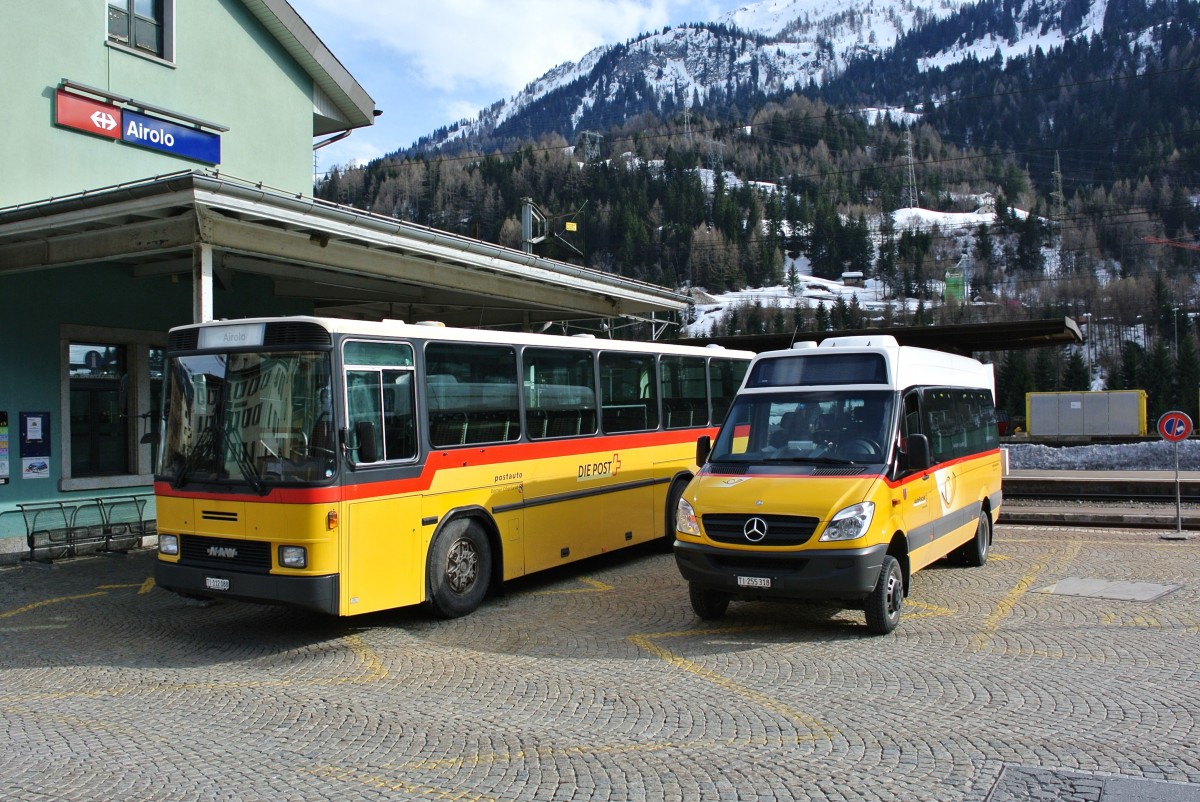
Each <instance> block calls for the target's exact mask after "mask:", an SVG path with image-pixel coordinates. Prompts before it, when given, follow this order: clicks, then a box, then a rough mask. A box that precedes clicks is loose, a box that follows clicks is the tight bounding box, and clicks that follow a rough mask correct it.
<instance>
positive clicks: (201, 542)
mask: <svg viewBox="0 0 1200 802" xmlns="http://www.w3.org/2000/svg"><path fill="white" fill-rule="evenodd" d="M179 540H180V543H179V563H180V564H181V565H193V566H196V567H198V568H224V569H226V570H230V571H250V572H252V573H258V574H265V573H268V572H269V571H270V570H271V544H270V543H267V542H264V541H261V540H233V539H230V538H225V537H200V536H198V535H185V536H183V537H181V538H180V539H179Z"/></svg>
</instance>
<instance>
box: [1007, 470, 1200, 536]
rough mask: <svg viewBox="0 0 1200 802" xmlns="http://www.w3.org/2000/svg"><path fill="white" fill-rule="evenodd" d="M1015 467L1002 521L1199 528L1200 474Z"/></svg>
mask: <svg viewBox="0 0 1200 802" xmlns="http://www.w3.org/2000/svg"><path fill="white" fill-rule="evenodd" d="M1176 486H1177V485H1176V478H1175V474H1174V472H1172V471H1012V472H1010V474H1009V475H1007V476H1005V477H1004V481H1003V488H1004V497H1005V501H1006V502H1007V503H1006V504H1005V505H1004V507H1003V508H1002V509H1001V512H1000V519H999V523H1001V524H1016V525H1045V526H1083V527H1112V528H1124V529H1160V530H1162V529H1170V530H1175V529H1183V530H1190V531H1200V473H1196V472H1187V473H1181V474H1180V476H1179V482H1178V493H1179V496H1178V498H1179V506H1178V507H1177V506H1176Z"/></svg>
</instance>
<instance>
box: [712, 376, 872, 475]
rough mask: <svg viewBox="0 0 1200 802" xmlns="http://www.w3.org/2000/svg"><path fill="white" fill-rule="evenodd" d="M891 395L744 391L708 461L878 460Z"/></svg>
mask: <svg viewBox="0 0 1200 802" xmlns="http://www.w3.org/2000/svg"><path fill="white" fill-rule="evenodd" d="M894 406H895V402H894V395H893V393H891V392H890V391H881V390H866V391H864V390H837V391H827V392H822V391H805V392H779V393H747V394H744V395H741V396H738V398H737V400H735V401H734V404H733V408H732V409H730V411H729V415H728V417H727V418H726V419H725V425H724V426H722V427H721V432H720V434H719V435H718V436H717V442H716V443H715V444H714V445H713V450H712V454H711V456H710V459H711V460H712V461H713V462H814V463H837V464H841V463H847V464H850V463H854V464H863V463H880V462H883V461H884V460H885V459H886V458H887V456H888V446H889V444H890V441H891V438H890V437H889V433H890V432H892V431H893V429H892V412H893V408H894Z"/></svg>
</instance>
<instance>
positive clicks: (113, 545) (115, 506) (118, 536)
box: [17, 495, 156, 562]
mask: <svg viewBox="0 0 1200 802" xmlns="http://www.w3.org/2000/svg"><path fill="white" fill-rule="evenodd" d="M148 499H149V497H148V496H139V495H129V496H110V497H107V498H92V499H70V500H66V501H37V502H27V503H24V504H18V505H17V507H18V508H19V509H20V510H21V515H22V517H23V518H24V521H25V542H26V545H27V546H28V547H29V557H28V559H29V560H30V561H47V562H48V561H51V560H56V559H59V558H62V557H73V556H75V555H77V554H80V553H82V551H81V550H82V549H84V548H89V549H93V550H97V551H106V552H125V551H128V550H129V549H131V548H134V547H136V546H139V545H141V542H142V538H143V537H145V536H147V535H153V534H154V533H155V531H156V528H155V522H154V520H153V519H149V520H147V519H146V517H145V510H146V503H147V501H148Z"/></svg>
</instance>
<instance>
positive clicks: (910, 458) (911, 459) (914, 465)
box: [904, 434, 933, 471]
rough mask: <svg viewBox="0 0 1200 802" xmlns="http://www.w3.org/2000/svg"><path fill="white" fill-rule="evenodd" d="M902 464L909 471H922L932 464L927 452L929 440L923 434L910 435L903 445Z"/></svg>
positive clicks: (930, 456) (931, 456)
mask: <svg viewBox="0 0 1200 802" xmlns="http://www.w3.org/2000/svg"><path fill="white" fill-rule="evenodd" d="M904 463H905V465H906V467H908V469H909V470H913V471H923V470H925V469H926V468H928V467H929V466H930V465H932V464H933V455H932V454H930V452H929V438H928V437H926V436H925V435H923V434H910V435H909V436H908V442H907V443H905V452H904Z"/></svg>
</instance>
